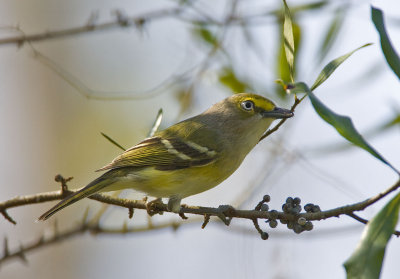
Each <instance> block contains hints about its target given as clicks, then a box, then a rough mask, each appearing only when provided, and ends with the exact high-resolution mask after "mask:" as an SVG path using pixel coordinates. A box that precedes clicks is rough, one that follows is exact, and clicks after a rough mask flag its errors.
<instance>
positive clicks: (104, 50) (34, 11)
mask: <svg viewBox="0 0 400 279" xmlns="http://www.w3.org/2000/svg"><path fill="white" fill-rule="evenodd" d="M288 4H289V7H290V8H291V11H292V16H293V19H294V23H295V25H294V27H295V31H296V43H297V49H298V51H297V60H296V80H298V81H305V82H307V83H308V84H312V82H313V81H314V80H315V78H316V77H317V75H318V73H319V72H320V70H321V69H322V68H323V66H324V65H325V64H326V63H328V62H329V61H330V60H332V59H334V58H337V57H338V56H341V55H343V54H345V53H347V52H349V51H351V50H353V49H355V48H356V47H359V46H361V45H363V44H365V43H368V42H372V43H374V44H373V45H372V46H370V47H367V48H365V49H362V50H360V51H359V52H357V53H355V54H354V55H353V56H352V57H351V58H349V59H348V60H347V61H346V62H345V63H344V64H343V65H342V66H341V67H340V68H339V69H338V70H337V71H336V72H335V73H334V74H333V75H332V76H331V78H330V79H329V80H328V81H327V82H326V83H324V85H323V86H321V87H320V88H318V90H316V91H315V93H316V94H317V95H318V97H319V98H320V99H321V100H322V101H323V102H324V103H325V104H327V105H328V106H329V107H330V108H331V109H333V110H334V111H336V112H338V113H341V114H345V115H348V116H350V117H351V118H352V120H353V121H354V124H355V126H356V127H357V128H358V129H359V131H360V132H361V133H362V134H363V135H365V137H366V139H367V140H368V141H369V142H370V143H371V144H372V145H373V146H374V147H375V148H376V149H377V150H378V151H379V152H380V153H381V154H382V155H383V156H384V157H385V158H386V159H387V160H388V161H389V162H391V163H392V164H393V165H394V166H395V167H397V168H399V167H400V149H399V142H400V141H399V138H400V137H399V136H400V135H399V116H400V95H399V92H400V85H399V81H398V79H397V77H396V76H395V75H394V74H393V73H392V72H391V70H390V69H389V67H388V66H387V64H386V62H385V60H384V57H383V54H382V51H381V48H380V45H379V37H378V35H377V32H376V30H375V28H374V26H373V24H372V22H371V19H370V5H371V2H369V1H300V0H299V1H296V0H292V1H288ZM372 4H374V5H376V6H377V7H379V8H381V9H382V10H383V11H384V13H385V16H386V24H387V29H388V32H389V34H390V36H391V40H392V43H393V44H394V47H395V48H396V49H397V50H399V49H400V41H399V40H400V28H399V27H400V17H399V16H400V6H399V5H398V3H397V1H395V0H385V1H376V3H372ZM132 18H135V19H136V20H135V21H134V22H133V21H128V22H127V21H126V20H127V19H132ZM105 22H114V25H113V27H111V28H108V29H104V30H101V31H95V32H90V33H81V34H76V33H74V34H73V35H70V36H60V37H57V38H52V39H44V40H40V41H35V42H32V43H30V44H29V43H25V44H19V45H18V44H15V43H14V44H3V45H0V61H1V63H0V127H1V137H0V154H1V157H2V159H1V160H0V185H1V186H0V199H1V200H2V201H3V200H7V199H10V198H12V197H14V196H18V195H27V194H35V193H40V192H46V191H53V190H58V189H59V187H60V186H59V184H58V183H56V182H55V181H54V176H55V175H56V174H59V173H60V174H62V175H64V176H65V177H68V176H73V177H74V179H73V180H72V181H71V182H70V183H69V186H70V187H71V188H80V187H82V186H84V185H86V184H87V183H88V182H90V181H91V180H92V179H94V178H96V177H97V175H98V174H97V173H95V172H94V170H96V169H98V168H100V167H102V166H104V165H105V164H107V163H108V162H109V161H111V160H112V159H113V158H114V157H115V156H117V155H118V154H119V153H120V150H119V149H118V148H117V147H115V146H114V145H112V144H111V143H110V142H109V141H107V140H106V139H105V138H104V137H102V136H101V134H100V133H101V132H103V133H105V134H107V135H108V136H110V137H112V138H113V139H115V140H116V141H117V142H118V143H120V144H121V145H122V146H124V147H125V148H128V147H130V146H132V145H134V144H136V143H137V142H139V141H140V140H142V139H143V138H144V137H146V135H147V134H148V132H149V130H150V129H151V126H152V123H153V122H154V120H155V117H156V115H157V112H158V110H159V109H160V108H162V109H163V111H164V115H163V116H164V117H163V120H162V124H161V128H165V127H167V126H169V125H171V124H173V123H175V122H176V121H179V120H181V119H184V118H186V117H188V116H192V115H195V114H197V113H200V112H202V111H203V110H205V109H206V108H207V107H209V106H210V105H212V104H213V103H215V102H217V101H219V100H221V99H222V98H225V97H227V96H229V95H231V94H232V93H234V92H243V91H247V92H255V93H258V94H260V95H263V96H267V97H269V98H271V99H273V100H274V101H275V102H276V103H277V104H278V105H279V106H281V107H287V108H289V107H290V106H291V105H292V104H293V96H286V95H285V94H284V93H283V92H282V90H281V89H280V88H279V87H278V86H277V84H276V83H275V82H274V81H275V80H276V79H279V78H281V79H283V80H286V81H288V71H287V67H286V66H287V65H285V63H284V62H282V61H283V53H282V35H281V32H282V30H281V26H282V2H281V1H278V0H276V1H255V0H251V1H242V0H239V1H233V0H227V1H222V0H220V1H207V0H201V1H200V0H199V1H161V0H160V1H139V0H137V1H122V0H121V1H92V0H89V1H75V0H74V1H50V0H34V1H8V0H7V1H6V0H3V1H0V40H1V39H2V38H9V37H14V36H19V35H21V34H22V32H23V33H25V34H27V35H29V34H36V33H38V34H49V33H48V32H52V31H55V30H68V29H71V28H75V27H82V28H83V29H88V28H90V27H91V26H97V25H102V24H103V23H105ZM125 25H127V26H125ZM50 34H51V33H50ZM395 180H396V175H395V174H394V173H393V171H392V170H391V169H390V168H388V167H387V166H385V165H384V164H382V163H381V162H379V161H378V160H376V159H374V158H373V157H372V156H370V154H368V153H366V152H365V151H363V150H361V149H357V148H353V147H351V146H349V145H348V144H347V143H346V142H345V141H344V140H343V139H342V138H341V137H340V136H339V135H338V134H337V132H336V131H335V130H334V129H332V127H330V126H328V125H327V124H326V123H325V122H324V121H322V120H321V119H320V118H319V117H318V116H317V115H316V114H315V112H314V110H313V108H312V107H311V105H310V103H309V101H308V100H305V101H304V102H303V103H301V105H299V107H298V108H297V109H296V112H295V117H294V118H293V119H290V120H289V121H287V122H286V123H285V125H284V126H283V127H281V128H280V129H279V131H278V132H277V133H274V134H273V135H271V136H270V137H268V138H266V139H265V140H264V141H262V142H261V143H260V144H258V146H256V148H255V149H254V150H253V151H252V152H251V154H249V156H248V157H247V158H246V160H245V161H244V163H243V164H242V166H241V167H240V169H239V170H238V171H237V172H236V173H235V174H234V175H232V176H231V177H230V178H229V179H227V180H226V181H225V182H223V183H222V184H221V185H219V186H218V187H216V188H214V189H212V190H210V191H207V192H205V193H202V194H199V195H196V196H193V197H189V198H186V199H184V201H183V203H186V204H189V205H201V206H212V207H217V206H219V205H222V204H231V205H234V206H237V207H240V208H243V209H252V208H254V206H255V205H256V204H257V203H258V201H260V200H261V199H262V197H263V195H265V194H269V195H270V196H271V202H270V207H271V208H273V209H278V210H279V209H280V208H281V205H282V204H283V203H284V201H285V200H286V198H287V197H288V196H292V197H294V196H298V197H300V198H301V199H302V204H303V205H304V204H306V203H315V204H318V205H320V207H321V208H322V209H323V210H326V209H331V208H335V207H338V206H341V205H345V204H350V203H354V202H358V201H361V200H364V199H366V198H368V197H370V196H373V195H375V194H377V193H378V192H380V191H383V190H384V189H386V188H388V187H389V186H391V185H392V184H393V183H394V182H395ZM122 196H123V197H128V198H132V199H141V198H143V195H142V194H140V193H135V192H133V191H125V192H123V193H122ZM387 201H388V199H386V200H384V201H382V202H379V203H377V204H376V205H374V206H373V207H371V208H368V209H367V210H365V211H364V212H362V214H361V215H362V216H363V217H364V218H367V219H369V218H371V217H372V216H374V214H375V213H376V212H377V211H378V210H379V209H380V208H381V207H382V206H383V205H384V203H385V202H387ZM53 204H55V202H49V203H43V204H38V205H28V206H24V207H18V208H14V209H10V210H9V211H8V213H9V214H10V215H11V216H12V217H13V218H14V219H15V220H16V221H17V225H12V224H11V223H9V222H8V221H6V220H5V219H3V220H0V232H1V236H2V237H7V239H8V245H9V247H10V250H14V249H18V247H19V246H20V245H28V244H30V243H34V242H35V241H37V240H38V239H39V238H40V237H41V236H43V235H44V236H45V237H46V238H51V237H52V236H53V235H54V225H53V224H54V222H56V220H57V227H58V232H59V233H62V232H65V231H66V230H69V229H72V228H74V227H76V226H77V224H78V223H79V222H80V221H81V220H82V218H83V215H84V212H85V210H86V208H87V207H89V217H88V218H93V216H96V213H97V212H98V211H99V210H101V209H102V205H101V204H99V203H98V202H95V201H91V200H84V201H81V202H79V203H77V204H74V205H73V206H71V207H69V208H68V209H66V210H63V211H62V212H60V213H59V214H58V215H57V216H56V218H52V219H50V220H49V221H47V222H41V223H35V222H34V221H35V220H36V218H37V217H38V216H39V215H40V214H42V213H43V212H44V211H45V210H47V209H48V208H49V207H51V206H52V205H53ZM188 217H189V220H187V221H183V222H182V220H180V218H179V217H178V216H175V215H173V214H164V215H162V216H154V217H152V218H151V220H150V219H149V218H148V217H147V215H146V213H145V212H141V211H140V210H136V211H135V214H134V216H133V219H128V214H127V210H125V209H121V208H117V207H113V206H110V207H108V208H107V209H106V211H105V213H104V214H103V215H102V216H101V218H100V225H101V226H102V227H103V228H107V229H116V230H117V229H121V228H122V227H123V225H124V223H126V225H127V227H128V228H129V229H135V228H136V229H144V230H143V231H142V232H131V233H126V234H121V233H116V234H112V233H108V234H107V233H105V234H98V235H92V234H89V233H83V234H76V235H75V236H73V237H67V238H65V239H64V241H60V242H58V243H56V244H53V245H48V246H45V247H42V248H40V249H36V250H33V251H31V252H28V253H27V254H26V256H27V260H28V264H24V263H23V262H22V261H20V260H18V259H15V260H12V261H9V262H5V263H3V264H2V266H1V267H0V277H1V278H54V277H55V274H57V278H59V279H63V278H110V277H111V276H116V277H118V278H133V277H137V278H142V277H144V276H146V277H148V278H161V277H163V278H188V277H189V278H227V277H229V278H261V277H262V278H343V277H344V276H345V273H344V269H343V267H342V263H343V262H344V261H345V260H346V259H347V258H349V257H350V255H351V253H352V251H353V250H354V249H355V247H356V245H357V242H358V240H359V239H360V236H361V232H362V229H363V225H361V224H359V223H357V222H356V221H355V220H353V219H350V218H348V217H340V218H337V219H329V220H325V221H321V222H314V230H313V231H311V232H304V233H302V234H300V235H296V234H294V233H293V231H289V230H287V229H286V227H285V226H284V225H281V224H280V225H279V226H278V228H276V229H268V228H267V224H264V223H262V224H261V223H260V224H261V225H262V228H263V229H266V230H267V231H268V232H269V233H270V239H269V240H267V241H263V240H261V239H260V236H259V234H258V233H257V232H256V230H255V229H254V226H253V225H252V223H251V222H249V221H248V220H244V221H243V220H233V221H232V224H231V226H229V227H226V226H224V225H222V224H221V223H220V222H218V220H216V219H212V221H211V222H210V224H208V226H207V227H206V228H205V229H204V230H202V229H201V223H202V219H197V218H196V217H195V216H190V215H188ZM171 222H182V225H181V226H180V227H179V228H178V229H177V230H174V229H173V228H172V227H170V226H169V227H168V226H167V227H166V228H164V229H156V228H157V225H160V226H162V225H163V224H169V223H171ZM149 224H153V225H155V226H156V227H155V228H154V229H151V226H149ZM399 257H400V244H399V242H398V240H396V239H395V240H393V241H392V242H391V243H390V244H389V246H388V249H387V252H386V256H385V262H384V267H383V274H382V278H398V272H399V267H398V263H397V262H398V260H397V259H398V258H399Z"/></svg>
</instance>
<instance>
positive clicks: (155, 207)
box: [146, 198, 165, 216]
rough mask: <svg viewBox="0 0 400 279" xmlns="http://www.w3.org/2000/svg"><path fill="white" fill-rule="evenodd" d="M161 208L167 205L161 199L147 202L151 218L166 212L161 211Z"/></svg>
mask: <svg viewBox="0 0 400 279" xmlns="http://www.w3.org/2000/svg"><path fill="white" fill-rule="evenodd" d="M159 206H165V204H164V203H163V202H162V199H161V198H157V199H155V200H152V201H150V202H147V203H146V210H147V213H148V214H149V215H150V216H153V215H156V214H160V215H162V214H163V213H164V212H163V211H162V210H160V209H159Z"/></svg>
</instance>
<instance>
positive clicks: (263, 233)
mask: <svg viewBox="0 0 400 279" xmlns="http://www.w3.org/2000/svg"><path fill="white" fill-rule="evenodd" d="M268 237H269V235H268V233H266V232H262V233H261V239H262V240H267V239H268Z"/></svg>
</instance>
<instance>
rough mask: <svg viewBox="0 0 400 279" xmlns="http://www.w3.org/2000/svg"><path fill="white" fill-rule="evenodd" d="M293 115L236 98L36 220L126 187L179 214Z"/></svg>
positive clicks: (161, 135) (151, 142) (133, 153)
mask: <svg viewBox="0 0 400 279" xmlns="http://www.w3.org/2000/svg"><path fill="white" fill-rule="evenodd" d="M292 116H293V113H292V112H291V111H289V110H286V109H282V108H278V107H276V106H275V104H274V103H273V102H271V101H270V100H268V99H266V98H264V97H261V96H259V95H255V94H247V93H241V94H235V95H233V96H231V97H229V98H226V99H224V100H222V101H221V102H219V103H217V104H215V105H213V106H212V107H210V108H209V109H208V110H206V111H205V112H203V113H202V114H200V115H197V116H194V117H192V118H189V119H186V120H184V121H182V122H179V123H177V124H175V125H173V126H171V127H169V128H167V129H165V130H162V131H159V132H157V133H156V134H155V135H154V136H153V137H150V138H147V139H145V140H143V141H142V142H140V143H138V144H137V145H135V146H133V147H131V148H129V149H128V150H126V151H125V152H124V153H122V154H121V155H119V156H118V157H117V158H115V159H114V160H113V161H112V162H111V163H110V164H108V165H106V166H105V167H103V168H101V169H100V170H107V172H106V173H104V174H103V175H102V176H100V177H99V178H97V179H95V180H94V181H92V182H91V183H89V184H88V185H87V186H86V187H84V188H82V189H80V190H79V191H77V192H75V193H73V194H71V196H69V197H67V198H65V199H64V200H62V201H61V202H59V203H58V204H57V205H55V206H54V207H53V208H51V209H50V210H49V211H47V212H45V213H44V214H43V215H42V216H40V218H39V220H46V219H47V218H49V217H50V216H52V215H53V214H54V213H56V212H57V211H59V210H61V209H63V208H64V207H66V206H68V205H70V204H72V203H74V202H76V201H78V200H80V199H83V198H85V197H88V196H90V195H92V194H95V193H98V192H107V191H115V190H121V189H127V188H132V189H135V190H139V191H141V192H144V193H146V194H148V195H150V196H153V197H157V198H169V201H168V209H169V210H171V211H173V212H179V210H180V203H181V200H182V199H183V198H185V197H188V196H191V195H194V194H198V193H201V192H204V191H206V190H209V189H211V188H213V187H215V186H217V185H218V184H219V183H221V182H222V181H223V180H225V179H226V178H227V177H229V176H230V175H231V174H232V173H233V172H234V171H235V170H236V169H237V168H238V167H239V165H240V164H241V163H242V161H243V159H244V158H245V157H246V155H247V154H248V153H249V152H250V151H251V150H252V149H253V147H254V146H255V145H256V144H257V143H258V141H259V140H260V137H261V136H262V135H263V133H264V132H265V131H266V129H267V128H268V127H269V126H270V125H271V123H272V121H274V120H275V119H279V118H288V117H292Z"/></svg>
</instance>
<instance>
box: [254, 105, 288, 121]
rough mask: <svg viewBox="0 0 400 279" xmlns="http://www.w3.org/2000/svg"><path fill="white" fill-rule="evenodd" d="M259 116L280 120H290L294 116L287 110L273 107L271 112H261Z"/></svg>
mask: <svg viewBox="0 0 400 279" xmlns="http://www.w3.org/2000/svg"><path fill="white" fill-rule="evenodd" d="M261 115H262V116H263V117H265V118H275V119H282V118H290V117H292V116H293V115H294V114H293V112H291V111H290V110H288V109H284V108H278V107H275V108H274V109H273V110H270V111H263V112H261Z"/></svg>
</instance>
